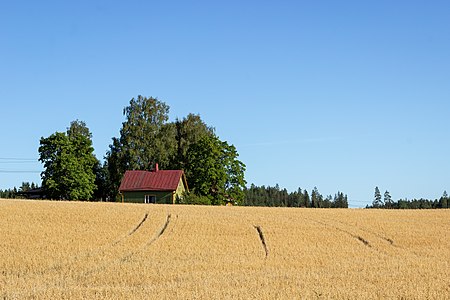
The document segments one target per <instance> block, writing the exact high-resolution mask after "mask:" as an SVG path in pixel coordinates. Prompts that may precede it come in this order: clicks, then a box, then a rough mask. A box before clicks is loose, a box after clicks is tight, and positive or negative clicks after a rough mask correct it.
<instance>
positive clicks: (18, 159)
mask: <svg viewBox="0 0 450 300" xmlns="http://www.w3.org/2000/svg"><path fill="white" fill-rule="evenodd" d="M0 160H11V161H38V160H37V159H36V158H19V157H0Z"/></svg>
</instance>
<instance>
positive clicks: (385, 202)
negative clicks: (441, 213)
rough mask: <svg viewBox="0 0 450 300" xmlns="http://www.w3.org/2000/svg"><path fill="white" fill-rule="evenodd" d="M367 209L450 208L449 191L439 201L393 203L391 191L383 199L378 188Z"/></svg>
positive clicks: (413, 200)
mask: <svg viewBox="0 0 450 300" xmlns="http://www.w3.org/2000/svg"><path fill="white" fill-rule="evenodd" d="M366 208H382V209H436V208H450V198H449V197H448V194H447V191H444V193H443V194H442V197H441V198H439V199H434V200H429V199H423V198H420V199H412V200H408V199H400V200H398V201H393V200H392V198H391V195H390V193H389V191H386V192H384V196H383V197H381V192H380V189H379V188H378V187H375V195H374V199H373V202H372V205H370V206H369V205H367V206H366Z"/></svg>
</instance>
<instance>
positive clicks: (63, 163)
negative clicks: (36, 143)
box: [39, 120, 98, 200]
mask: <svg viewBox="0 0 450 300" xmlns="http://www.w3.org/2000/svg"><path fill="white" fill-rule="evenodd" d="M91 138H92V135H91V133H90V132H89V129H88V128H87V127H86V124H85V123H84V122H82V121H78V120H77V121H73V122H72V123H71V124H70V127H69V128H68V129H67V132H65V133H64V132H55V133H54V134H52V135H51V136H49V137H48V138H43V137H42V138H41V140H40V147H39V160H40V161H41V162H42V163H43V164H44V171H43V172H42V173H41V177H42V186H43V188H44V189H46V191H47V193H48V195H49V196H50V197H51V198H53V199H66V200H89V199H91V198H92V196H93V193H94V190H95V188H96V187H95V182H94V181H95V174H94V172H93V169H94V166H95V164H96V162H97V161H98V160H97V159H96V158H95V156H94V154H93V152H94V148H93V147H92V140H91Z"/></svg>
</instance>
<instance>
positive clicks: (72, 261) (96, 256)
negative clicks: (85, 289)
mask: <svg viewBox="0 0 450 300" xmlns="http://www.w3.org/2000/svg"><path fill="white" fill-rule="evenodd" d="M148 218H149V212H146V213H145V214H144V216H143V218H142V219H141V220H140V221H139V223H137V224H136V225H135V226H133V228H132V229H131V230H129V231H127V232H126V233H124V234H122V235H121V236H119V237H118V238H116V239H115V241H114V242H111V243H109V244H105V245H103V246H100V247H98V248H95V249H92V250H89V251H85V252H83V253H81V254H78V255H74V256H69V257H68V258H66V259H63V260H61V261H59V262H57V263H55V264H52V265H50V266H49V267H47V268H45V269H43V270H40V271H36V272H34V273H32V274H31V273H30V274H27V275H25V276H26V277H28V278H29V279H31V278H33V277H39V276H43V275H46V274H48V273H51V272H56V273H61V272H62V271H64V270H69V269H70V268H71V267H73V266H75V265H76V264H77V263H82V262H86V263H95V261H96V260H99V261H100V262H101V261H102V260H103V261H104V263H103V264H100V266H96V267H94V268H90V269H89V268H88V269H87V270H85V271H84V272H83V271H80V272H77V273H76V274H73V275H69V276H70V277H72V279H74V280H78V279H80V278H82V277H85V276H87V275H91V274H93V273H95V271H97V270H102V269H105V267H104V266H107V265H109V264H111V263H112V262H113V261H115V259H103V257H102V255H104V254H105V253H107V252H108V251H114V250H115V249H117V248H118V247H120V245H122V244H126V243H127V241H128V240H129V238H131V237H132V236H133V235H134V234H135V233H136V232H138V230H140V229H141V228H142V226H143V225H144V224H145V222H146V221H147V220H148Z"/></svg>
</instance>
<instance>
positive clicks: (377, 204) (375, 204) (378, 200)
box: [372, 187, 383, 208]
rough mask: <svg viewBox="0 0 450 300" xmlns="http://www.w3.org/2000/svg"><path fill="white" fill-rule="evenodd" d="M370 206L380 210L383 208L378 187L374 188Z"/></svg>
mask: <svg viewBox="0 0 450 300" xmlns="http://www.w3.org/2000/svg"><path fill="white" fill-rule="evenodd" d="M372 206H373V207H374V208H381V207H383V201H382V200H381V193H380V189H379V188H378V187H375V195H374V199H373V202H372Z"/></svg>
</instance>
